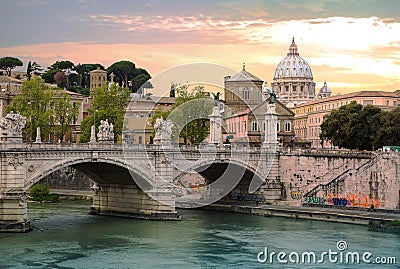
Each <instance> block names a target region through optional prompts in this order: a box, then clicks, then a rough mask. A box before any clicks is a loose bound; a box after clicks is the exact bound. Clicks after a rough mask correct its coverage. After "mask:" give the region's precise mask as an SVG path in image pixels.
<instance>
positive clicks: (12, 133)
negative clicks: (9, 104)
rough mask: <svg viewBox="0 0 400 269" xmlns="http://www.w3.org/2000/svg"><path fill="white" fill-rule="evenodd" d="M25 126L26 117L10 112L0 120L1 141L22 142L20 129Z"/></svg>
mask: <svg viewBox="0 0 400 269" xmlns="http://www.w3.org/2000/svg"><path fill="white" fill-rule="evenodd" d="M25 124H26V117H24V116H22V115H20V114H19V113H14V112H13V111H11V112H10V113H8V114H7V115H6V116H5V117H4V118H2V119H1V120H0V128H1V135H0V136H1V141H2V142H5V141H8V142H22V129H24V127H25Z"/></svg>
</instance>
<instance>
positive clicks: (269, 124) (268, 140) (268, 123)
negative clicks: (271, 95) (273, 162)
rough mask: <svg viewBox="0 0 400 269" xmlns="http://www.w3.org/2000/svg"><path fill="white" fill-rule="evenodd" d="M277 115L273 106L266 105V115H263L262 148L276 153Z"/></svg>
mask: <svg viewBox="0 0 400 269" xmlns="http://www.w3.org/2000/svg"><path fill="white" fill-rule="evenodd" d="M277 121H278V114H277V113H276V111H275V104H268V109H267V113H265V135H264V142H263V147H264V148H265V149H266V150H268V151H276V149H277V147H278V131H277Z"/></svg>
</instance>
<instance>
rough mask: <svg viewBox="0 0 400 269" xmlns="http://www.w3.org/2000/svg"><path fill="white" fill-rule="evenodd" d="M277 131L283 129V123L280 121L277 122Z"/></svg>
mask: <svg viewBox="0 0 400 269" xmlns="http://www.w3.org/2000/svg"><path fill="white" fill-rule="evenodd" d="M276 131H277V132H280V131H281V123H280V122H279V121H278V122H277V123H276Z"/></svg>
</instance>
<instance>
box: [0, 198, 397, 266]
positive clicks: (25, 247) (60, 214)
mask: <svg viewBox="0 0 400 269" xmlns="http://www.w3.org/2000/svg"><path fill="white" fill-rule="evenodd" d="M88 210H89V204H88V203H85V202H63V203H59V204H29V216H30V219H31V221H32V223H34V224H35V225H36V226H38V227H40V228H42V229H44V232H40V231H38V230H34V231H33V232H30V233H27V234H0V253H1V256H0V268H334V267H336V268H343V267H344V266H343V265H335V264H328V263H325V264H323V265H315V264H314V265H308V266H305V265H304V264H303V265H293V264H291V265H287V267H285V265H282V264H278V263H274V264H260V263H258V261H257V254H258V253H259V252H260V251H262V250H263V249H264V247H268V249H269V250H270V251H276V252H279V251H285V252H287V253H290V252H292V251H296V252H304V251H315V252H319V253H320V252H322V251H328V249H329V248H331V249H333V250H336V243H337V242H338V241H339V240H345V241H346V242H347V244H348V246H349V250H352V251H358V252H364V251H370V252H372V253H373V254H374V255H380V256H396V255H398V253H400V237H399V236H398V235H393V234H381V233H373V232H369V231H368V230H367V228H366V227H364V226H356V225H347V224H336V223H327V222H317V221H306V220H291V219H284V218H272V217H271V218H268V217H259V216H249V215H242V214H231V213H219V212H207V211H201V210H192V211H190V210H185V211H182V212H180V213H181V215H182V217H183V220H182V221H180V222H163V221H146V220H135V219H127V218H114V217H104V216H96V215H89V214H88V213H87V212H88ZM377 238H379V239H377ZM397 258H398V259H399V258H400V257H397ZM399 263H400V260H399V262H398V265H399ZM345 267H346V268H360V265H353V266H350V265H346V266H345ZM362 267H364V268H365V267H366V266H365V265H363V266H362ZM366 268H374V267H373V266H371V267H366ZM380 268H396V267H395V266H394V265H390V266H382V267H380Z"/></svg>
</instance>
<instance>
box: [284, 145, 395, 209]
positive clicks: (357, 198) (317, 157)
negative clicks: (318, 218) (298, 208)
mask: <svg viewBox="0 0 400 269" xmlns="http://www.w3.org/2000/svg"><path fill="white" fill-rule="evenodd" d="M399 160H400V155H399V154H398V153H371V152H351V151H343V152H338V151H335V152H334V151H332V152H326V151H325V152H318V151H309V152H306V151H301V152H290V153H283V154H281V155H280V156H279V171H280V179H281V182H282V183H283V187H284V192H285V193H286V194H287V195H286V197H282V200H283V201H282V203H284V204H287V205H301V204H309V205H316V204H317V205H324V206H326V205H335V206H346V207H363V208H371V207H372V208H385V209H399V203H400V202H399V196H400V191H399V189H400V180H399V170H400V164H399V163H400V161H399Z"/></svg>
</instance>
